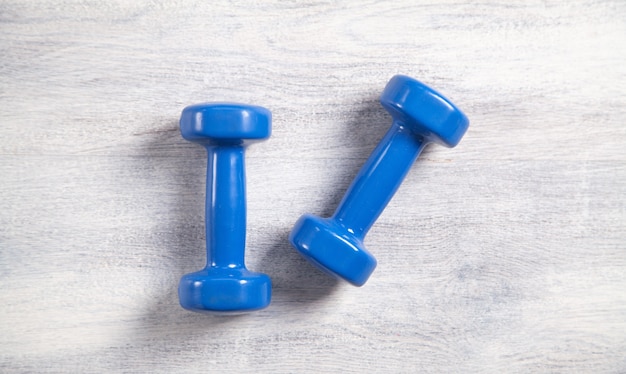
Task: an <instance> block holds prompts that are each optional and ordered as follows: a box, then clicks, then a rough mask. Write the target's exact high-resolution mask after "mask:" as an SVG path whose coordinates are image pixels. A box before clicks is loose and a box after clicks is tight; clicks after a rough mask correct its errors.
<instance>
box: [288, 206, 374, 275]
mask: <svg viewBox="0 0 626 374" xmlns="http://www.w3.org/2000/svg"><path fill="white" fill-rule="evenodd" d="M289 241H290V242H291V244H292V245H293V246H294V248H296V250H298V252H300V254H301V255H302V256H304V258H306V259H307V260H309V261H310V262H311V263H312V264H313V265H315V266H316V267H318V268H319V269H320V270H322V271H324V272H326V273H328V274H330V275H332V276H335V277H337V278H340V279H343V280H345V281H347V282H349V283H351V284H352V285H354V286H357V287H360V286H362V285H363V284H365V282H367V280H368V278H369V277H370V275H371V274H372V272H373V271H374V269H376V259H375V258H374V256H372V255H371V254H370V253H369V252H368V251H367V250H366V249H365V247H364V245H363V243H362V242H361V240H359V239H358V238H356V237H354V235H352V234H350V233H349V232H348V231H347V230H345V229H344V228H343V227H341V226H340V225H338V224H337V223H335V222H334V221H333V220H331V219H325V218H319V217H316V216H313V215H310V214H305V215H303V216H302V217H300V219H299V220H298V222H296V224H295V226H294V228H293V229H292V231H291V234H290V235H289Z"/></svg>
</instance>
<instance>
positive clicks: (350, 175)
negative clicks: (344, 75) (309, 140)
mask: <svg viewBox="0 0 626 374" xmlns="http://www.w3.org/2000/svg"><path fill="white" fill-rule="evenodd" d="M362 97H365V98H366V99H365V100H363V101H362V102H361V103H359V104H356V105H354V106H353V107H352V110H351V111H350V112H349V113H348V114H347V115H346V117H349V118H350V120H349V121H348V122H347V123H343V124H340V130H338V134H337V136H338V137H339V138H340V139H342V143H343V144H345V148H344V149H343V153H344V154H345V156H343V157H342V160H341V168H332V169H331V170H329V172H332V173H334V175H330V176H329V177H330V179H331V181H332V185H330V186H328V188H324V189H323V191H324V194H325V195H324V196H322V206H320V207H319V210H317V211H314V212H299V213H301V214H303V213H313V214H316V215H320V216H322V217H328V216H330V215H332V214H333V213H334V211H335V208H336V207H337V205H338V204H339V202H340V201H341V199H342V198H343V195H344V193H345V191H346V190H347V189H348V187H349V186H350V184H351V183H352V180H353V179H354V177H355V176H356V175H357V173H358V172H359V170H360V168H361V166H362V165H363V163H364V162H365V160H366V159H367V157H368V156H369V155H370V153H371V152H372V150H373V149H374V148H375V147H376V145H377V144H378V142H379V141H380V139H381V138H382V137H383V136H384V134H385V132H386V131H387V130H388V128H389V115H388V114H387V112H386V111H385V110H384V109H383V108H382V107H381V105H380V103H379V102H378V96H377V94H376V93H374V92H367V93H364V94H363V95H362ZM318 197H319V196H318ZM294 223H295V222H294ZM290 231H291V227H287V228H285V230H284V231H282V232H279V233H277V234H276V237H277V239H276V241H275V243H274V245H273V246H272V248H271V249H269V250H268V251H267V252H266V255H265V257H263V258H262V261H261V264H260V268H259V269H258V270H259V271H262V272H265V273H267V274H270V276H271V277H272V283H273V297H272V305H271V306H270V308H272V309H273V310H276V309H278V308H280V309H279V310H283V309H285V310H291V309H300V308H304V307H307V308H309V307H310V306H311V305H315V304H317V303H319V302H321V301H322V299H324V298H326V297H328V296H330V295H331V294H332V293H334V292H335V291H336V290H337V289H338V288H339V287H340V286H341V285H343V284H344V283H343V282H342V281H339V280H338V279H337V278H335V277H333V276H330V275H329V274H327V273H325V272H322V271H321V270H319V269H318V268H317V267H315V266H314V265H312V264H311V263H310V262H308V261H307V260H306V259H304V257H302V256H301V255H300V254H299V253H298V252H297V251H296V250H295V249H294V248H293V247H292V246H291V244H290V243H289V239H288V237H289V232H290ZM346 287H351V286H347V284H346Z"/></svg>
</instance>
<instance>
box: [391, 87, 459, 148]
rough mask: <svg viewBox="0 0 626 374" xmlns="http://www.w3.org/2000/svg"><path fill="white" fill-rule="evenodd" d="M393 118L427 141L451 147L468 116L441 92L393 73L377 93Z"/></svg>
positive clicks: (454, 144) (456, 140)
mask: <svg viewBox="0 0 626 374" xmlns="http://www.w3.org/2000/svg"><path fill="white" fill-rule="evenodd" d="M380 103H381V105H382V106H383V107H384V108H385V109H386V110H387V111H388V112H389V113H390V114H391V116H392V117H393V118H394V120H396V121H399V122H401V123H402V124H403V125H405V126H408V127H409V128H411V129H412V130H413V132H414V133H416V134H418V135H419V136H421V137H423V138H424V139H425V140H426V141H427V142H434V143H438V144H441V145H444V146H446V147H454V146H456V145H457V144H458V143H459V142H460V141H461V138H462V137H463V135H465V132H466V131H467V128H468V127H469V120H468V119H467V116H466V115H465V114H464V113H463V112H462V111H461V110H460V109H459V108H457V107H456V106H455V105H454V104H452V102H451V101H450V100H448V99H446V98H445V97H444V96H443V95H442V94H440V93H438V92H437V91H435V90H433V89H432V88H430V87H428V86H427V85H425V84H423V83H421V82H419V81H417V80H415V79H413V78H411V77H407V76H405V75H396V76H394V77H393V78H391V80H390V81H389V83H387V86H386V87H385V89H384V91H383V93H382V95H381V96H380Z"/></svg>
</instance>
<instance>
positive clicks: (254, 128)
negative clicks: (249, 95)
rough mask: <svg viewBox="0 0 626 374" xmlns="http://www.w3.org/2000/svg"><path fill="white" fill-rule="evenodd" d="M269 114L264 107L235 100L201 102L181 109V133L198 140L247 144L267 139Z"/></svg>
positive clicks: (269, 128) (270, 121)
mask: <svg viewBox="0 0 626 374" xmlns="http://www.w3.org/2000/svg"><path fill="white" fill-rule="evenodd" d="M271 123H272V114H271V112H270V111H269V110H268V109H266V108H263V107H260V106H254V105H247V104H238V103H202V104H195V105H190V106H188V107H186V108H185V109H183V112H182V114H181V116H180V132H181V134H182V136H183V138H185V139H186V140H189V141H192V142H198V143H205V144H211V143H216V144H217V143H235V144H241V143H243V142H244V141H245V143H250V142H253V141H260V140H264V139H267V138H268V137H269V136H270V133H271V131H272V125H271Z"/></svg>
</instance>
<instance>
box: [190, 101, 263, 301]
mask: <svg viewBox="0 0 626 374" xmlns="http://www.w3.org/2000/svg"><path fill="white" fill-rule="evenodd" d="M271 118H272V116H271V113H270V112H269V110H267V109H265V108H262V107H257V106H251V105H242V104H233V103H208V104H198V105H192V106H188V107H186V108H185V109H184V110H183V112H182V115H181V118H180V132H181V134H182V136H183V138H185V139H186V140H189V141H192V142H196V143H200V144H201V145H203V146H204V147H205V148H206V150H207V153H208V166H207V182H206V217H205V224H206V251H207V265H206V267H205V268H204V269H203V270H200V271H198V272H195V273H191V274H187V275H185V276H183V277H182V279H181V280H180V285H179V287H178V297H179V300H180V305H181V306H182V307H183V308H185V309H189V310H192V311H196V312H218V313H220V312H221V313H233V312H245V311H252V310H257V309H262V308H264V307H266V306H267V305H268V304H269V303H270V299H271V293H272V289H271V287H272V283H271V280H270V278H269V277H268V276H267V275H265V274H262V273H255V272H252V271H249V270H248V269H246V266H245V263H244V252H245V244H246V243H245V242H246V181H245V167H244V150H245V147H246V146H247V145H249V144H251V143H253V142H256V141H261V140H265V139H267V138H268V137H269V136H270V132H271Z"/></svg>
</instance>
